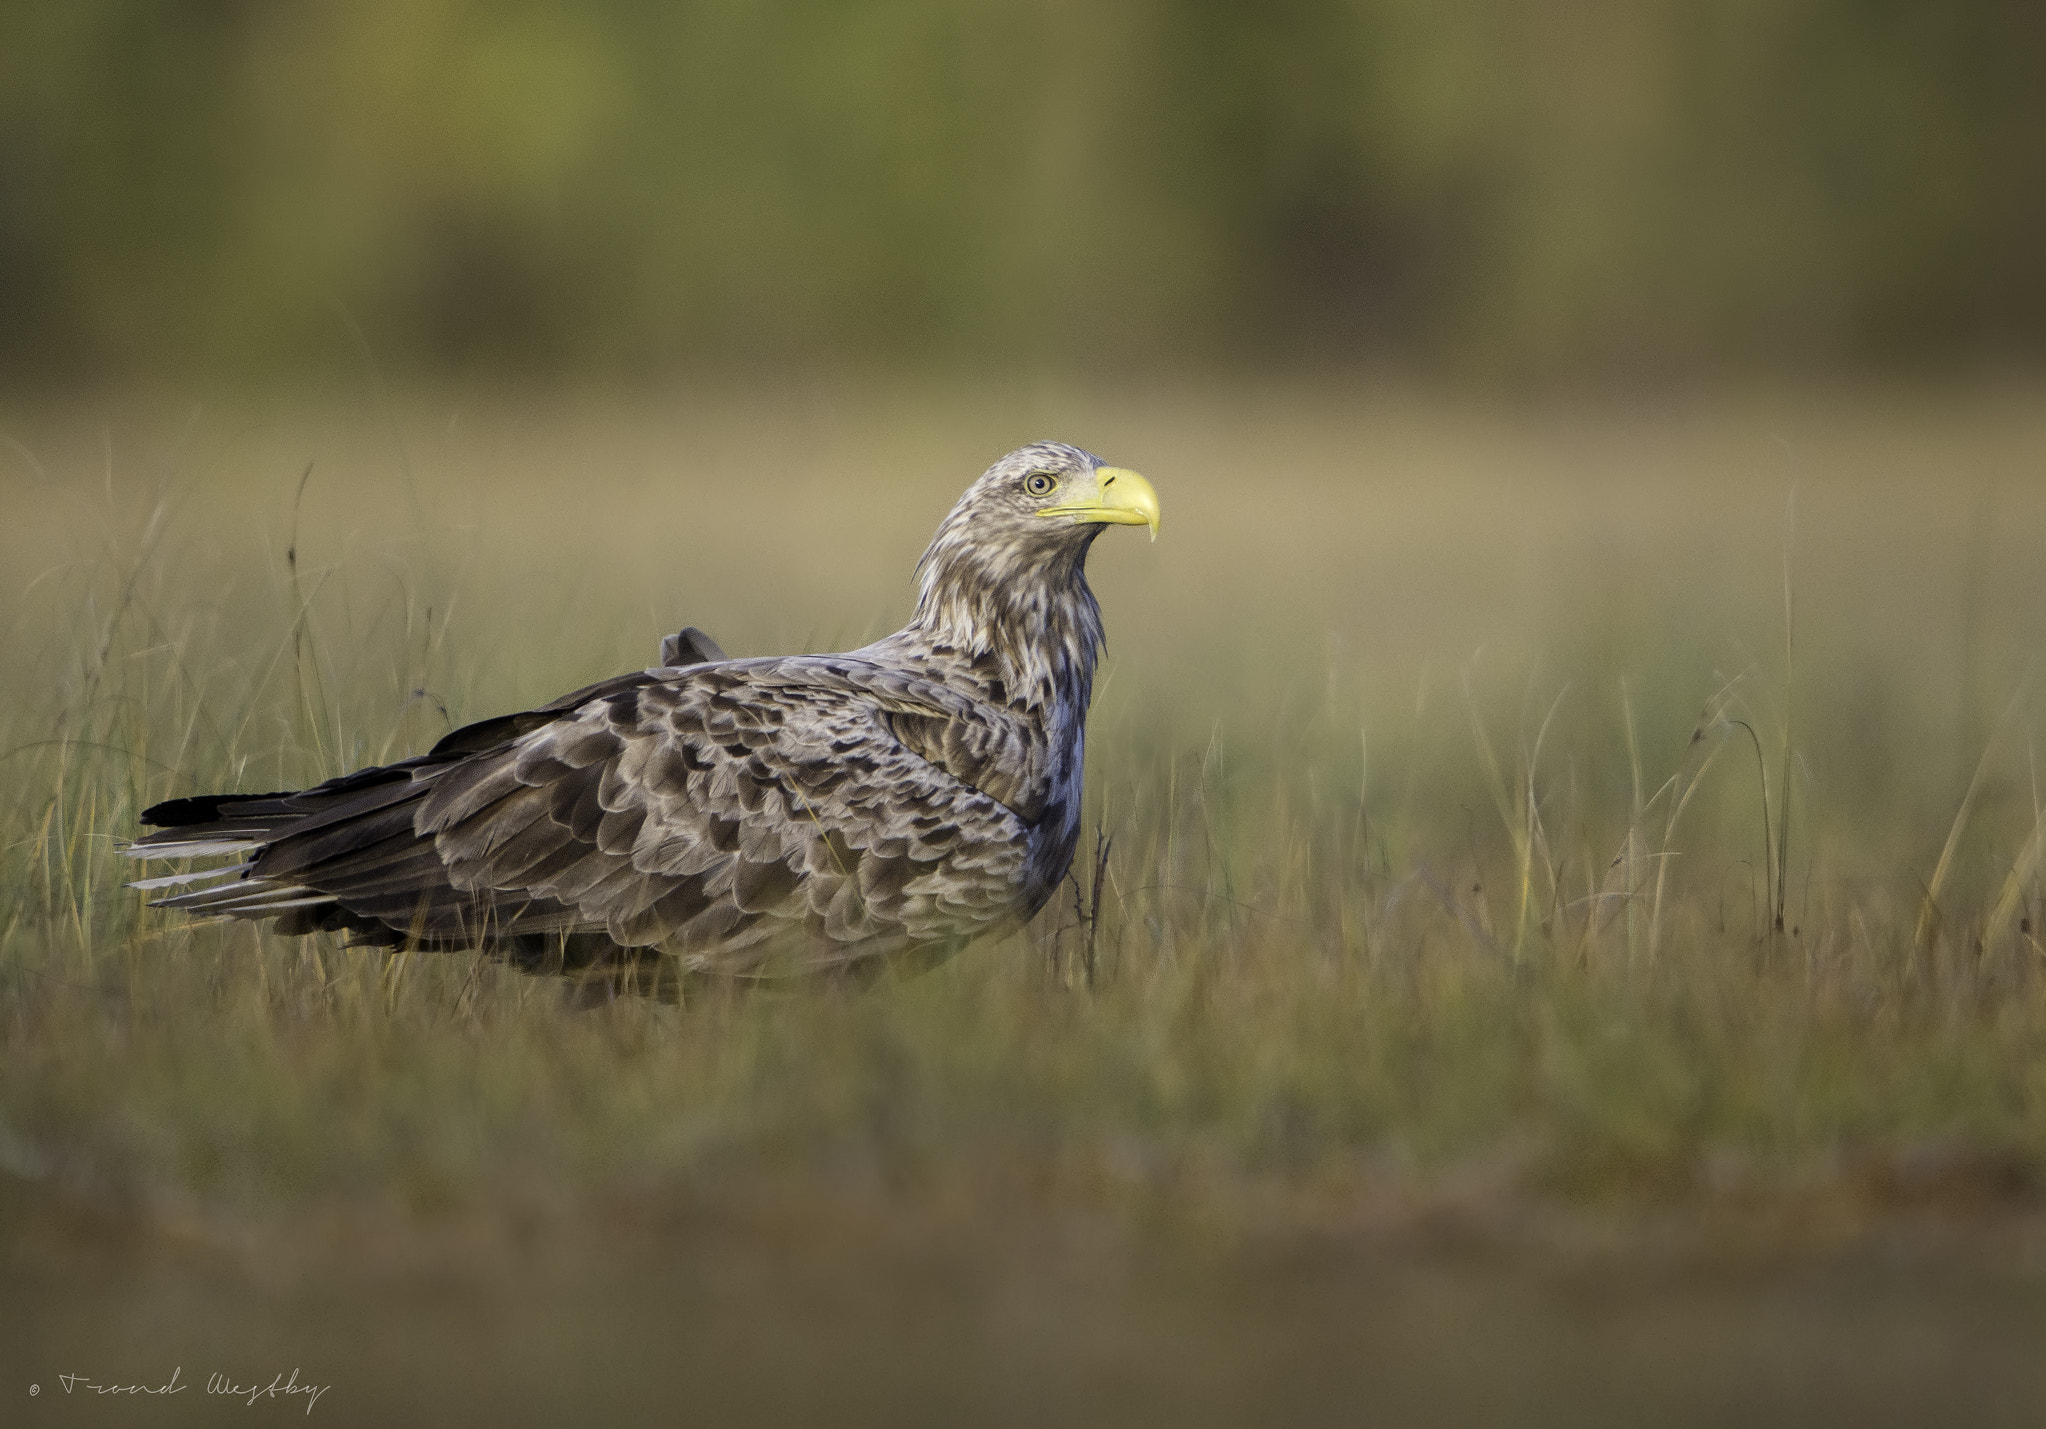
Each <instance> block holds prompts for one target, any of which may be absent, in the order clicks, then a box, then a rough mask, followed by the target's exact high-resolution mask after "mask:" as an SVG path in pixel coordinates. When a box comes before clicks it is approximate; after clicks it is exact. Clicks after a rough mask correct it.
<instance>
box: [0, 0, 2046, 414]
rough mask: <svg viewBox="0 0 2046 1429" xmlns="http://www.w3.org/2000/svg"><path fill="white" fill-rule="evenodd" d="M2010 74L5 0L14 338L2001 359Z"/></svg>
mask: <svg viewBox="0 0 2046 1429" xmlns="http://www.w3.org/2000/svg"><path fill="white" fill-rule="evenodd" d="M2042 78H2046V9H2042V8H2041V7H2040V6H2038V5H2036V4H2032V3H2028V0H1947V3H1941V4H1910V3H1881V0H1558V3H1548V4H1540V5H1518V4H1509V3H1503V0H1436V3H1421V0H1286V3H1274V4H1266V5H1254V6H1251V5H1234V4H1222V3H1204V2H1202V0H1176V3H1172V2H1170V0H1143V3H1127V4H1097V3H1073V0H991V3H975V4H958V3H944V0H883V3H866V4H857V5H841V4H820V3H815V0H807V2H799V0H760V2H759V3H756V2H755V0H747V3H734V0H712V3H693V4H671V3H657V0H524V3H500V4H480V3H474V0H347V3H342V0H302V2H301V3H294V4H290V5H275V4H264V3H257V0H203V3H187V4H180V5H162V4H154V3H146V2H145V0H67V3H64V4H59V5H52V4H37V3H25V2H24V0H13V3H8V4H5V5H0V364H4V369H6V370H10V371H11V373H12V375H13V379H14V381H15V382H16V383H17V384H19V383H21V382H23V381H29V380H37V381H53V380H55V381H65V380H73V379H77V378H107V377H130V376H133V375H136V374H154V373H163V372H173V373H177V374H180V375H181V376H186V375H190V374H193V373H209V374H219V375H222V376H225V377H228V378H235V379H248V378H254V377H261V378H262V379H263V380H264V381H266V382H272V383H274V382H277V381H279V380H288V379H291V378H295V377H298V376H308V377H312V378H315V379H317V378H318V377H319V376H320V375H321V374H322V373H323V372H324V371H326V370H328V369H329V368H330V367H331V365H332V364H335V363H337V362H338V363H359V361H360V354H361V349H362V348H363V347H364V346H367V347H369V348H370V349H371V350H373V351H374V353H375V354H376V356H377V358H378V360H379V361H380V362H381V363H383V364H385V365H386V366H387V367H388V368H389V369H391V370H394V371H399V372H427V373H435V374H457V375H481V376H499V375H504V374H518V375H522V376H530V375H534V374H539V375H547V376H552V375H559V374H572V375H576V376H579V377H580V376H590V377H595V378H598V379H615V378H618V377H620V376H623V375H633V376H640V377H643V376H646V375H648V374H659V373H668V372H674V371H688V370H700V369H712V370H717V371H720V372H731V371H740V372H744V371H748V370H775V371H781V370H786V369H787V368H788V367H790V366H791V365H799V366H803V367H820V366H821V367H825V368H829V369H834V370H837V369H843V368H846V367H857V368H862V369H866V368H874V367H879V368H882V369H884V370H890V371H899V370H904V369H908V370H911V371H918V370H924V369H926V368H930V367H933V366H943V367H944V368H946V369H947V370H956V369H958V368H959V367H960V365H961V364H964V365H966V368H967V370H969V371H972V370H980V369H985V370H988V371H991V372H995V373H1001V372H1007V371H1011V370H1014V369H1016V368H1017V367H1018V366H1019V365H1020V366H1025V367H1040V366H1050V367H1053V368H1057V369H1061V370H1067V369H1070V370H1077V371H1083V372H1087V371H1097V370H1102V369H1104V368H1111V369H1112V368H1113V367H1114V366H1115V365H1117V364H1121V363H1125V362H1128V363H1142V364H1147V365H1149V366H1151V367H1153V368H1155V367H1157V366H1159V365H1170V366H1174V367H1186V366H1189V365H1192V366H1202V367H1220V368H1223V369H1227V370H1240V369H1243V368H1246V367H1249V368H1257V367H1272V366H1277V367H1280V368H1282V369H1285V370H1297V369H1299V368H1302V367H1317V366H1325V365H1329V364H1337V365H1342V366H1354V365H1358V364H1368V365H1373V366H1378V365H1390V366H1393V367H1397V368H1399V369H1402V370H1416V371H1421V372H1426V373H1429V374H1441V375H1447V376H1451V377H1454V378H1458V379H1471V378H1475V379H1482V380H1487V381H1499V380H1505V381H1511V382H1525V381H1529V380H1534V381H1537V382H1540V383H1545V384H1546V383H1553V382H1558V381H1568V380H1580V379H1588V380H1592V381H1596V382H1610V381H1615V380H1619V381H1625V382H1633V381H1638V380H1642V379H1643V378H1648V379H1655V378H1666V377H1669V376H1672V375H1676V376H1682V375H1686V374H1694V373H1699V372H1706V373H1723V372H1726V371H1730V370H1733V371H1738V370H1746V369H1752V368H1756V367H1760V368H1763V369H1766V370H1769V371H1782V370H1786V369H1788V370H1797V371H1810V370H1821V371H1828V372H1831V371H1838V370H1843V369H1845V370H1860V369H1866V368H1869V367H1879V368H1884V369H1893V368H1897V367H1903V368H1907V369H1910V370H1912V371H1914V372H1916V371H1924V370H1926V369H1940V368H1947V367H1952V366H1954V365H1961V366H1964V367H1979V366H1981V365H1983V364H2004V363H2008V362H2011V361H2013V360H2019V361H2028V360H2031V359H2034V358H2036V357H2037V356H2038V354H2039V351H2040V348H2041V344H2042V342H2046V264H2042V263H2041V262H2040V261H2039V255H2040V254H2041V253H2046V82H2042Z"/></svg>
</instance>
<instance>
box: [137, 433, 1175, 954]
mask: <svg viewBox="0 0 2046 1429" xmlns="http://www.w3.org/2000/svg"><path fill="white" fill-rule="evenodd" d="M1157 512H1158V507H1157V499H1156V497H1155V496H1154V495H1153V494H1152V493H1151V489H1150V487H1149V486H1148V485H1147V484H1146V483H1145V482H1144V480H1143V478H1142V477H1139V476H1137V475H1136V474H1135V473H1133V472H1125V471H1121V470H1119V469H1117V468H1113V467H1106V466H1104V465H1103V464H1102V463H1101V461H1100V460H1099V458H1097V457H1094V456H1092V455H1090V454H1089V453H1087V452H1083V451H1081V450H1079V449H1078V448H1075V447H1069V446H1065V445H1062V444H1059V443H1052V442H1046V443H1039V444H1037V445H1033V446H1028V447H1024V448H1022V449H1021V450H1020V451H1016V452H1012V453H1010V454H1009V455H1008V456H1006V457H1004V458H1002V460H1000V461H998V462H996V463H995V465H994V466H993V467H991V468H989V470H988V471H987V473H986V474H985V475H983V476H982V477H981V478H980V479H979V480H978V481H976V482H975V483H974V484H973V485H972V486H971V487H969V488H968V489H967V491H966V494H965V495H964V496H963V497H961V498H960V501H959V503H958V505H957V506H955V507H954V508H953V510H952V512H951V514H950V515H948V516H947V517H946V518H945V520H944V522H943V523H942V524H941V525H940V526H939V528H938V532H937V535H936V536H935V537H934V538H933V540H932V542H931V544H930V547H929V549H928V550H926V551H925V553H924V556H923V559H922V560H921V561H920V562H919V564H918V568H917V573H918V599H917V608H916V614H915V616H914V618H912V619H911V621H910V623H909V624H908V625H907V626H905V627H904V628H903V629H902V630H900V631H898V632H896V633H895V634H893V635H890V636H888V637H887V638H885V639H882V640H878V641H876V642H875V643H873V644H872V645H868V646H865V647H863V648H861V649H858V650H853V651H849V652H847V653H845V654H838V655H788V656H774V657H769V658H764V659H740V660H733V659H727V658H725V656H724V652H723V651H721V650H720V649H718V647H717V645H716V644H715V643H714V642H712V641H711V640H710V639H709V637H707V636H705V635H703V634H702V632H700V631H696V630H686V631H684V632H682V634H680V635H678V636H671V637H669V639H668V640H667V641H664V642H663V644H662V659H663V664H662V666H660V667H658V668H654V669H648V670H642V671H637V672H634V673H632V674H627V675H621V676H619V677H617V678H615V679H611V680H607V681H604V682H602V683H600V684H597V685H592V686H590V687H589V688H587V689H583V690H578V691H576V692H574V693H573V694H570V695H567V696H564V697H563V698H561V699H559V700H555V701H554V702H553V703H551V704H548V705H544V706H542V707H541V708H539V709H537V710H531V711H527V712H525V713H521V714H514V715H506V716H502V717H500V718H497V719H492V720H486V721H484V722H482V723H480V724H474V725H470V726H467V727H466V728H463V729H459V730H456V731H455V732H454V733H452V734H450V735H449V736H448V737H447V738H445V739H443V740H442V741H441V742H440V743H439V744H438V745H436V746H435V747H434V748H433V749H432V750H431V751H430V752H429V753H426V754H423V755H419V756H417V757H415V758H412V759H407V760H403V761H401V762H399V763H396V764H392V765H388V766H383V767H379V768H372V769H364V770H360V771H358V772H356V773H353V774H349V775H345V776H343V777H341V778H338V779H332V780H329V781H328V782H326V783H324V784H321V785H318V786H317V787H315V788H311V789H307V790H304V791H301V792H295V793H278V794H259V795H208V796H205V797H201V798H191V799H174V800H171V801H169V802H168V803H163V804H158V805H156V806H155V807H154V808H151V809H149V810H148V811H146V812H145V813H144V814H143V816H142V818H143V822H145V823H148V824H153V825H159V826H162V831H161V832H158V833H153V834H150V835H148V836H147V837H145V838H142V839H140V840H138V841H137V842H136V843H135V844H134V845H133V846H132V847H131V848H130V849H129V853H130V854H131V855H133V856H135V857H140V858H183V857H191V856H199V855H232V856H233V860H234V861H232V862H231V863H229V864H227V865H226V866H224V867H215V868H211V869H205V870H200V871H198V872H192V873H181V874H172V875H170V876H168V877H165V878H156V879H148V880H144V881H142V882H141V883H138V884H137V885H136V886H137V887H142V888H172V887H185V888H189V890H190V891H183V892H178V893H174V894H171V895H170V896H168V897H165V898H162V899H160V900H158V903H157V906H160V907H168V908H177V909H182V910H185V911H187V912H190V913H194V914H200V915H207V916H227V917H238V918H274V919H275V920H276V927H277V929H278V931H280V932H285V933H309V932H314V931H320V930H335V931H344V932H347V933H349V934H351V935H353V936H354V938H355V939H356V940H357V941H363V942H369V943H373V944H381V945H385V946H391V947H397V946H416V947H422V948H461V947H478V948H482V949H484V950H486V951H489V952H492V953H495V954H497V955H500V956H503V957H506V958H509V959H511V960H512V961H514V962H516V963H518V964H519V965H521V966H525V967H528V968H533V969H536V970H539V969H560V970H565V971H570V972H577V973H581V974H583V975H585V976H588V977H595V978H598V979H600V980H602V979H609V980H613V981H624V980H628V979H630V980H634V981H637V982H639V983H640V984H641V985H644V981H645V979H644V975H645V974H647V973H649V972H653V973H655V974H656V977H655V979H654V980H655V982H656V983H657V984H660V985H665V984H666V983H667V982H668V980H669V974H671V973H672V972H674V971H676V970H680V971H683V972H694V973H705V974H712V975H722V976H739V977H763V976H773V975H779V974H784V973H802V972H816V971H825V970H853V971H862V970H867V969H872V968H875V967H878V966H882V965H885V963H886V962H887V961H889V960H894V959H897V958H899V957H902V956H904V955H907V956H909V957H912V958H914V959H916V960H917V961H919V962H922V961H925V960H929V959H932V958H936V957H942V956H945V955H947V954H949V953H951V952H953V951H955V950H956V949H958V948H960V947H962V946H964V945H965V944H966V943H967V942H970V941H971V940H973V939H974V938H976V937H979V936H981V935H983V934H986V933H990V932H995V931H998V930H1001V929H1004V928H1009V927H1014V926H1016V925H1017V924H1019V923H1021V922H1022V921H1023V920H1025V919H1027V918H1029V917H1030V916H1031V915H1032V914H1033V913H1035V912H1036V911H1037V910H1038V909H1039V908H1040V907H1042V906H1043V904H1044V902H1045V900H1046V899H1047V898H1049V897H1050V895H1051V893H1052V891H1053V890H1054V889H1055V888H1056V887H1057V886H1058V884H1059V882H1060V880H1061V879H1063V878H1064V876H1065V874H1066V870H1067V868H1068V866H1069V865H1070V863H1071V861H1072V855H1073V847H1074V843H1075V841H1076V839H1077V836H1078V832H1079V816H1080V787H1081V762H1082V752H1083V731H1084V727H1085V722H1086V714H1087V705H1088V701H1089V699H1090V697H1091V695H1092V687H1093V675H1094V663H1095V657H1096V654H1097V653H1098V651H1099V649H1100V646H1101V641H1102V632H1101V616H1100V609H1099V607H1098V606H1097V605H1096V603H1095V600H1094V596H1093V593H1092V592H1091V591H1090V590H1089V589H1088V587H1087V579H1086V574H1085V569H1084V567H1085V562H1086V556H1087V550H1088V547H1089V546H1090V545H1091V544H1092V543H1093V539H1094V537H1095V536H1096V535H1098V534H1099V533H1100V531H1101V529H1102V526H1103V524H1104V523H1114V524H1149V525H1151V526H1152V527H1153V529H1154V531H1155V528H1156V524H1157ZM194 885H197V886H194Z"/></svg>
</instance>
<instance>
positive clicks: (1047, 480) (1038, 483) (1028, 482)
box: [1023, 471, 1058, 496]
mask: <svg viewBox="0 0 2046 1429" xmlns="http://www.w3.org/2000/svg"><path fill="white" fill-rule="evenodd" d="M1057 485H1058V480H1057V478H1055V477H1054V476H1053V475H1052V474H1051V473H1050V472H1048V471H1033V472H1031V473H1030V475H1028V476H1026V477H1024V478H1023V489H1024V490H1025V491H1027V492H1029V493H1030V494H1031V495H1032V496H1049V495H1051V490H1052V488H1053V487H1055V486H1057Z"/></svg>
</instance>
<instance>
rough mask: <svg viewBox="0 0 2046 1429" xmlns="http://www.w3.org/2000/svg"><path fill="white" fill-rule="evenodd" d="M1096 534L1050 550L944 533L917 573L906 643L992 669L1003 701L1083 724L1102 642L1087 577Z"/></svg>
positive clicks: (1093, 530)
mask: <svg viewBox="0 0 2046 1429" xmlns="http://www.w3.org/2000/svg"><path fill="white" fill-rule="evenodd" d="M1101 529H1102V528H1101V527H1099V526H1093V527H1088V528H1086V529H1085V531H1084V533H1083V534H1081V535H1079V536H1078V537H1077V539H1072V540H1068V541H1062V542H1060V543H1058V544H1056V545H1052V546H1050V547H1049V549H1047V547H1046V546H1045V545H1041V544H1038V543H1035V542H1032V543H1028V544H1023V543H1018V544H1013V545H982V544H975V543H973V542H969V541H965V540H961V539H958V537H957V534H956V533H955V532H953V531H950V530H944V529H941V530H940V531H939V533H938V536H937V538H936V539H935V540H933V541H932V542H931V546H930V549H929V550H927V551H926V552H925V553H924V557H923V560H922V561H920V562H919V563H918V565H917V577H918V581H917V606H916V614H915V616H914V617H912V618H911V620H910V622H909V625H908V626H907V627H906V628H905V629H904V630H903V632H902V633H903V635H904V636H906V637H909V640H910V642H911V643H913V644H915V645H920V646H923V647H924V648H925V649H927V650H928V651H930V652H931V653H933V654H939V653H941V652H944V651H948V650H949V651H954V652H957V654H956V656H955V657H954V658H960V657H963V659H964V661H965V662H966V663H967V664H969V665H970V666H972V667H974V668H976V669H979V670H986V669H988V668H989V667H990V666H992V667H993V678H994V679H997V680H999V681H1000V682H1001V685H1002V689H1003V692H1004V693H1005V694H1006V696H1007V699H1006V703H1009V704H1012V705H1021V706H1023V707H1025V708H1037V709H1043V710H1047V711H1060V712H1067V713H1072V714H1077V715H1079V716H1081V717H1083V718H1084V716H1085V713H1086V709H1087V705H1088V702H1089V701H1090V700H1091V699H1092V697H1093V692H1094V664H1095V660H1096V659H1097V658H1098V656H1099V655H1100V652H1101V647H1102V644H1103V643H1104V638H1103V634H1102V629H1101V607H1100V605H1099V604H1098V603H1097V602H1096V601H1095V599H1094V592H1093V591H1092V590H1091V589H1090V588H1089V587H1088V585H1087V569H1086V566H1087V548H1088V547H1089V546H1091V545H1093V543H1094V537H1095V536H1096V535H1098V534H1099V533H1100V531H1101Z"/></svg>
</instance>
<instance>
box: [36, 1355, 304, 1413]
mask: <svg viewBox="0 0 2046 1429" xmlns="http://www.w3.org/2000/svg"><path fill="white" fill-rule="evenodd" d="M184 1373H185V1370H184V1366H183V1365H179V1366H178V1367H177V1368H176V1369H174V1370H172V1371H171V1377H170V1378H169V1379H167V1380H165V1381H164V1382H163V1383H162V1384H155V1385H149V1384H120V1383H109V1384H102V1383H100V1382H99V1381H98V1380H96V1379H94V1378H93V1377H92V1376H91V1375H85V1374H60V1375H58V1376H57V1383H58V1385H59V1386H60V1387H62V1389H63V1391H64V1393H65V1394H67V1395H70V1394H113V1395H152V1396H154V1395H162V1396H168V1395H173V1394H183V1393H184V1392H185V1391H186V1390H188V1389H190V1388H191V1387H192V1386H191V1385H189V1384H183V1383H180V1381H181V1380H182V1379H183V1377H184ZM332 1388H333V1386H332V1385H328V1384H300V1383H299V1382H298V1370H297V1369H296V1368H293V1370H292V1371H291V1374H290V1376H289V1378H287V1377H286V1376H284V1375H283V1374H279V1375H277V1376H276V1377H275V1378H273V1379H272V1380H271V1381H270V1382H269V1383H268V1384H259V1383H249V1384H242V1383H240V1382H239V1381H237V1380H236V1379H235V1378H234V1377H233V1376H232V1375H226V1374H221V1373H219V1372H217V1371H216V1372H215V1373H213V1374H209V1375H208V1376H206V1392H207V1393H208V1394H217V1395H225V1396H228V1397H230V1398H234V1399H240V1400H243V1401H245V1402H246V1403H248V1404H249V1405H251V1406H253V1405H254V1404H255V1403H256V1401H257V1400H259V1399H285V1400H289V1399H290V1398H291V1397H292V1396H293V1395H297V1394H303V1395H305V1396H306V1402H305V1412H306V1413H307V1414H311V1413H312V1412H313V1406H314V1405H315V1404H318V1403H319V1402H320V1396H321V1395H323V1394H325V1393H326V1392H327V1391H328V1390H329V1389H332ZM28 1392H29V1397H30V1398H34V1397H35V1396H36V1395H39V1394H41V1393H42V1392H43V1387H42V1386H41V1385H40V1384H32V1385H30V1386H29V1387H28Z"/></svg>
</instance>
